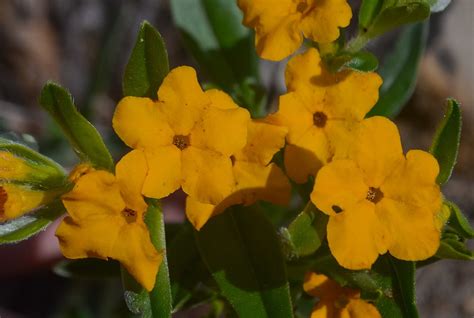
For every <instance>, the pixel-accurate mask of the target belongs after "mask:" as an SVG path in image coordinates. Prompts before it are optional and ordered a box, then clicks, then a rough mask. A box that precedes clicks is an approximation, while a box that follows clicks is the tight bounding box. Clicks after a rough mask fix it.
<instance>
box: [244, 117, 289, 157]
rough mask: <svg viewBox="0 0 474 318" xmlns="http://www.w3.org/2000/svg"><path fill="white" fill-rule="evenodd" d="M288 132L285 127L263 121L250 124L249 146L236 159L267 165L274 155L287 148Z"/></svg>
mask: <svg viewBox="0 0 474 318" xmlns="http://www.w3.org/2000/svg"><path fill="white" fill-rule="evenodd" d="M287 132H288V130H287V129H286V128H285V127H281V126H276V125H271V124H267V123H265V122H263V121H256V120H253V121H251V122H249V125H248V137H247V144H246V145H245V147H244V148H243V149H242V151H240V152H238V153H237V154H235V159H236V160H239V161H248V162H255V163H259V164H261V165H267V164H268V163H269V162H270V161H271V160H272V158H273V155H274V154H275V153H277V152H278V151H279V150H280V149H281V148H283V147H284V146H285V136H286V134H287Z"/></svg>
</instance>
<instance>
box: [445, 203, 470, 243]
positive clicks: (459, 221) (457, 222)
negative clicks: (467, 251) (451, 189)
mask: <svg viewBox="0 0 474 318" xmlns="http://www.w3.org/2000/svg"><path fill="white" fill-rule="evenodd" d="M444 204H445V205H446V206H448V207H449V209H450V210H451V215H450V217H449V220H448V226H449V228H451V229H453V230H454V231H456V233H457V234H459V236H461V237H463V238H466V239H472V238H474V228H472V226H471V224H469V221H468V219H467V218H466V217H465V216H464V214H463V213H462V212H461V209H459V207H458V206H457V205H456V204H455V203H453V202H450V201H446V200H445V201H444Z"/></svg>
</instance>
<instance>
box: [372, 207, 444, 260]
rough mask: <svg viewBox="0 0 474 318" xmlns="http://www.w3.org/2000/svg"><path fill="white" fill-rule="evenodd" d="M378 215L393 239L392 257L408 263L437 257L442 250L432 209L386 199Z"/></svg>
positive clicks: (377, 208)
mask: <svg viewBox="0 0 474 318" xmlns="http://www.w3.org/2000/svg"><path fill="white" fill-rule="evenodd" d="M376 213H377V215H378V216H379V219H380V222H381V224H382V226H383V227H384V228H385V229H386V230H387V233H388V235H389V238H390V246H389V248H388V250H389V252H390V254H392V255H393V256H395V257H396V258H399V259H403V260H407V261H419V260H424V259H427V258H428V257H431V256H433V255H434V254H435V253H436V251H437V250H438V247H439V241H440V231H439V229H438V227H437V225H436V222H435V216H434V215H433V211H432V210H431V209H430V207H417V206H413V205H409V204H406V203H404V202H399V201H395V200H392V199H389V198H384V199H382V201H380V202H379V203H378V204H377V205H376Z"/></svg>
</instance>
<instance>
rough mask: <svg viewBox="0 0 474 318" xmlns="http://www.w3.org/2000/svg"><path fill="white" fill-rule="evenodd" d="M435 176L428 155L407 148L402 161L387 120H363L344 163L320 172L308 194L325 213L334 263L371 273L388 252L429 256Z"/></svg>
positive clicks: (435, 236)
mask: <svg viewBox="0 0 474 318" xmlns="http://www.w3.org/2000/svg"><path fill="white" fill-rule="evenodd" d="M438 173H439V166H438V163H437V161H436V159H435V158H434V157H433V156H432V155H431V154H429V153H427V152H424V151H421V150H411V151H409V152H408V153H407V155H406V157H405V156H404V155H403V151H402V146H401V143H400V135H399V133H398V130H397V127H396V126H395V124H393V123H392V122H391V121H390V120H388V119H386V118H384V117H372V118H369V119H366V120H364V121H363V122H362V123H361V126H360V129H359V132H358V135H357V137H356V138H355V140H354V146H353V148H352V149H351V150H350V152H349V155H348V158H347V159H341V160H334V161H332V162H331V163H329V164H328V165H326V166H324V167H323V168H322V169H321V170H320V171H319V172H318V175H317V176H316V181H315V185H314V189H313V192H312V194H311V200H312V201H313V203H314V204H315V205H316V206H317V207H318V208H319V209H320V210H321V211H323V212H324V213H326V214H328V215H329V222H328V225H327V235H328V242H329V248H330V250H331V253H332V254H333V255H334V257H335V258H336V259H337V261H338V262H339V264H340V265H342V266H343V267H346V268H349V269H364V268H370V267H371V265H372V264H373V263H374V261H375V260H376V259H377V257H378V255H379V254H384V253H386V252H387V251H389V252H390V254H392V255H393V256H395V257H397V258H399V259H403V260H410V261H418V260H423V259H426V258H428V257H430V256H432V255H434V254H435V252H436V250H437V249H438V246H439V241H440V226H439V221H438V219H439V218H438V213H440V210H441V201H442V200H441V192H440V189H439V186H438V185H437V184H436V182H435V180H436V177H437V175H438Z"/></svg>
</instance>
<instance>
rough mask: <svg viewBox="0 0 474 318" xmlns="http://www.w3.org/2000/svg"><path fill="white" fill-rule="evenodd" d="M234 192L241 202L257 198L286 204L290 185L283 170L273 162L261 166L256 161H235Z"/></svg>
mask: <svg viewBox="0 0 474 318" xmlns="http://www.w3.org/2000/svg"><path fill="white" fill-rule="evenodd" d="M234 175H235V181H236V188H235V190H234V191H235V192H236V193H240V195H241V196H242V203H244V204H245V205H250V204H253V203H255V202H256V201H257V200H264V201H267V202H271V203H275V204H280V205H285V204H288V201H289V200H290V194H291V186H290V183H289V181H288V179H287V178H286V176H285V175H284V174H283V171H281V170H280V168H278V166H277V165H275V164H274V163H272V164H270V165H268V166H263V165H260V164H257V163H251V162H243V161H236V162H235V164H234Z"/></svg>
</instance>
